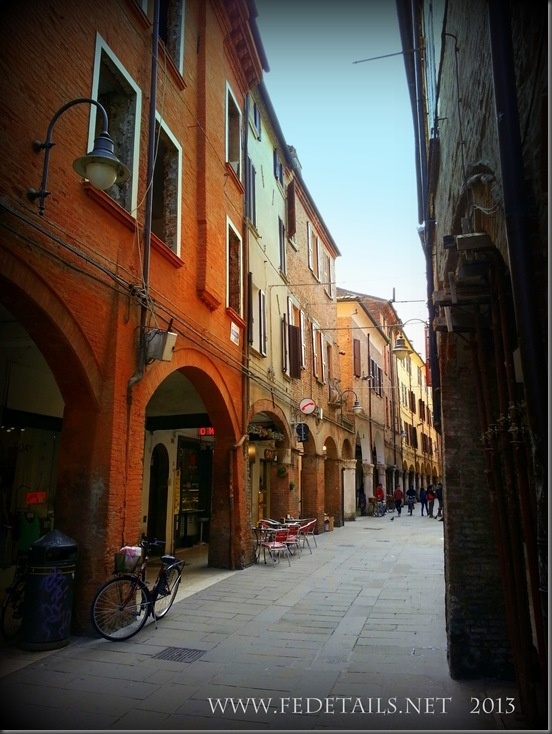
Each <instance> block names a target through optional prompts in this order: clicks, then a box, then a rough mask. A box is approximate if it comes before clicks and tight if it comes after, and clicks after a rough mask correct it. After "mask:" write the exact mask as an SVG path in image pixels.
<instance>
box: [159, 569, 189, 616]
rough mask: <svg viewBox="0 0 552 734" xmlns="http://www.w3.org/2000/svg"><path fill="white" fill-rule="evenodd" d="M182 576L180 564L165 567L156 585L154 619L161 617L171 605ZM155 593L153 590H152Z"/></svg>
mask: <svg viewBox="0 0 552 734" xmlns="http://www.w3.org/2000/svg"><path fill="white" fill-rule="evenodd" d="M181 577H182V566H181V565H180V564H175V565H174V566H169V567H168V568H166V569H165V573H164V574H163V575H162V576H161V577H160V579H159V583H158V584H157V587H156V593H157V596H156V597H155V601H154V602H153V613H154V616H155V619H162V618H163V617H164V616H165V614H166V613H167V612H168V611H169V609H170V608H171V607H172V605H173V602H174V598H175V596H176V592H177V591H178V587H179V586H180V579H181ZM154 593H155V592H154Z"/></svg>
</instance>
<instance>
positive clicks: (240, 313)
mask: <svg viewBox="0 0 552 734" xmlns="http://www.w3.org/2000/svg"><path fill="white" fill-rule="evenodd" d="M230 230H232V232H233V233H234V235H235V236H236V237H237V239H238V240H239V243H240V248H239V251H240V257H239V262H240V265H239V268H240V278H239V288H240V297H239V302H240V303H239V311H237V310H236V309H235V308H234V306H231V305H230V238H229V236H228V235H229V233H230ZM226 308H231V309H232V310H234V311H235V312H236V313H237V314H238V316H241V317H243V240H242V237H241V235H240V232H239V230H238V228H237V227H236V226H235V224H234V223H233V222H232V220H231V219H230V217H226Z"/></svg>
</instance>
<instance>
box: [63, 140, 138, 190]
mask: <svg viewBox="0 0 552 734" xmlns="http://www.w3.org/2000/svg"><path fill="white" fill-rule="evenodd" d="M73 168H74V169H75V171H76V172H77V173H78V174H79V175H80V176H82V177H83V178H87V179H88V180H89V181H90V183H91V184H92V186H94V187H95V188H97V189H102V190H104V189H108V188H109V187H110V186H113V184H114V183H118V184H122V183H124V182H125V181H126V180H127V179H128V177H129V176H130V171H129V170H128V168H127V167H126V166H125V165H124V163H121V161H120V160H119V159H118V158H117V156H116V155H115V154H114V152H113V141H112V140H111V138H110V137H109V135H108V134H107V133H106V132H102V133H100V135H98V137H97V138H96V140H95V141H94V148H93V150H91V151H90V153H87V154H86V155H83V156H82V157H81V158H77V159H76V160H75V161H73Z"/></svg>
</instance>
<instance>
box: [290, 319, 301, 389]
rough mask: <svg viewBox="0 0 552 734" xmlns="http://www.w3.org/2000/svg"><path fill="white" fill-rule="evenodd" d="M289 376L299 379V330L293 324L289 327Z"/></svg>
mask: <svg viewBox="0 0 552 734" xmlns="http://www.w3.org/2000/svg"><path fill="white" fill-rule="evenodd" d="M289 376H290V377H293V378H294V379H299V378H300V377H301V329H300V328H299V327H298V326H293V324H290V325H289Z"/></svg>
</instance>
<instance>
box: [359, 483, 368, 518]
mask: <svg viewBox="0 0 552 734" xmlns="http://www.w3.org/2000/svg"><path fill="white" fill-rule="evenodd" d="M358 507H359V510H360V514H361V515H366V493H365V492H364V490H363V489H361V490H360V493H359V495H358Z"/></svg>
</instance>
